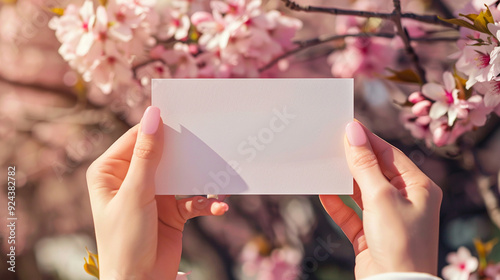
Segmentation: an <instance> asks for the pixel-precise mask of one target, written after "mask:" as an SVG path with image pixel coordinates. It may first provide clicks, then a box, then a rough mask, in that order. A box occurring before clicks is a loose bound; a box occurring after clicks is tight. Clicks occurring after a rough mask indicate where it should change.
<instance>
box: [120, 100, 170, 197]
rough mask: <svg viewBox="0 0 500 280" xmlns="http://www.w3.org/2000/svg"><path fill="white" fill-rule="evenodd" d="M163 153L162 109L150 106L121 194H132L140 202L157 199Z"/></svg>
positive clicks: (138, 136)
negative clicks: (158, 177)
mask: <svg viewBox="0 0 500 280" xmlns="http://www.w3.org/2000/svg"><path fill="white" fill-rule="evenodd" d="M162 153H163V122H162V121H161V117H160V109H158V108H157V107H153V106H150V107H148V108H147V109H146V111H145V112H144V116H143V117H142V120H141V124H140V126H139V131H138V133H137V139H136V142H135V146H134V152H133V155H132V158H131V160H130V167H129V170H128V172H127V175H126V177H125V179H124V182H123V185H122V188H120V192H122V191H123V193H131V195H132V196H135V197H137V198H138V199H139V200H140V201H143V202H149V201H151V200H152V199H154V197H155V174H156V169H157V167H158V164H159V162H160V159H161V156H162Z"/></svg>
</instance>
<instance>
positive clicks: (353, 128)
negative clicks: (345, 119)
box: [345, 122, 366, 146]
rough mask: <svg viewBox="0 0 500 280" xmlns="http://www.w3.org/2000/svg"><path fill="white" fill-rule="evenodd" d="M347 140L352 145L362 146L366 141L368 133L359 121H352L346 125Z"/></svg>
mask: <svg viewBox="0 0 500 280" xmlns="http://www.w3.org/2000/svg"><path fill="white" fill-rule="evenodd" d="M345 133H346V134H347V140H349V144H351V146H362V145H364V144H365V143H366V134H365V131H364V129H363V127H362V126H361V125H360V124H359V123H358V122H350V123H349V124H347V126H346V127H345Z"/></svg>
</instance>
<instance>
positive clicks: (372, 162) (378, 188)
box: [344, 122, 393, 204]
mask: <svg viewBox="0 0 500 280" xmlns="http://www.w3.org/2000/svg"><path fill="white" fill-rule="evenodd" d="M344 147H345V153H346V157H347V164H348V165H349V169H350V171H351V173H352V175H353V177H354V179H355V180H356V182H357V183H358V186H359V188H360V190H361V196H362V200H363V203H364V204H366V202H367V199H368V200H371V199H372V198H373V197H374V196H375V195H376V194H379V193H387V191H388V190H390V189H392V188H393V187H392V185H391V184H390V183H389V181H387V179H386V177H385V176H384V174H383V173H382V170H381V168H380V165H379V162H378V159H377V156H376V155H375V153H374V152H373V150H372V147H371V144H370V142H369V141H368V137H367V135H366V133H365V130H364V129H363V127H362V126H361V124H359V123H358V122H351V123H349V124H348V125H347V126H346V137H345V138H344Z"/></svg>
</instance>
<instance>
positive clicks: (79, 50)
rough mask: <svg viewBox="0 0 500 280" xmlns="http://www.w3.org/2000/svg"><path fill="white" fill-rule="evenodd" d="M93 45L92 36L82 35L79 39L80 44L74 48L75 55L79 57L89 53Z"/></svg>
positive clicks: (88, 33)
mask: <svg viewBox="0 0 500 280" xmlns="http://www.w3.org/2000/svg"><path fill="white" fill-rule="evenodd" d="M93 43H94V34H92V33H90V32H86V33H84V34H83V35H82V37H81V38H80V42H79V43H78V45H77V47H76V54H77V55H79V56H84V55H86V54H87V53H88V52H89V50H90V48H91V47H92V44H93Z"/></svg>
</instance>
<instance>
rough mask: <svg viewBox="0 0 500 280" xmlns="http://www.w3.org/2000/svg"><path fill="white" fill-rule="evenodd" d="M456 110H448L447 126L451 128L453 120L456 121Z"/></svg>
mask: <svg viewBox="0 0 500 280" xmlns="http://www.w3.org/2000/svg"><path fill="white" fill-rule="evenodd" d="M457 115H458V112H457V109H456V108H450V109H449V110H448V125H449V126H452V125H453V123H454V122H455V120H456V119H457Z"/></svg>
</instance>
